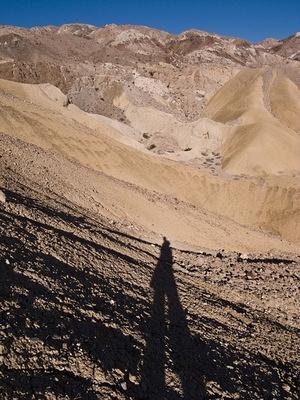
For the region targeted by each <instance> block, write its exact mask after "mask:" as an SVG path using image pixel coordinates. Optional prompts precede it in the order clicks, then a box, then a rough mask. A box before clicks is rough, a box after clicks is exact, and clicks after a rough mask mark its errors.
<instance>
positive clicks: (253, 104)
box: [206, 68, 300, 175]
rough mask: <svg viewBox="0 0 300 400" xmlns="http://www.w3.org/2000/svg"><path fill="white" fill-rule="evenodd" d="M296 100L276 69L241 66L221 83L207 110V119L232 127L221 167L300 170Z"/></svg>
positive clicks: (294, 89) (275, 171) (248, 170)
mask: <svg viewBox="0 0 300 400" xmlns="http://www.w3.org/2000/svg"><path fill="white" fill-rule="evenodd" d="M299 104H300V95H299V89H298V88H297V86H296V85H295V84H294V83H292V82H291V81H290V80H289V79H288V78H286V77H284V76H283V75H282V73H281V72H279V71H277V70H270V69H268V68H261V69H251V70H245V71H242V72H240V73H239V74H238V75H237V76H236V77H235V78H233V79H232V80H230V81H229V82H228V83H227V84H226V85H224V87H223V88H221V89H220V90H219V91H218V92H217V93H216V95H215V96H214V97H213V98H212V99H211V101H210V102H209V104H208V106H207V110H206V114H207V116H208V117H210V118H212V119H214V120H216V121H218V122H222V123H226V124H227V125H228V126H231V131H230V133H229V134H228V136H227V138H226V139H225V140H224V142H223V145H222V146H221V154H222V156H223V168H224V170H225V171H227V172H230V173H233V174H246V175H263V174H278V173H282V172H285V173H290V172H295V171H300V157H299V154H300V137H299V135H298V134H297V131H298V130H299V126H300V114H299V111H298V110H299Z"/></svg>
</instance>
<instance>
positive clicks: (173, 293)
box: [140, 237, 205, 399]
mask: <svg viewBox="0 0 300 400" xmlns="http://www.w3.org/2000/svg"><path fill="white" fill-rule="evenodd" d="M151 287H152V288H153V290H154V297H153V304H152V309H151V316H150V322H149V327H148V334H147V336H146V349H145V353H144V360H143V366H142V370H141V385H140V388H141V390H142V393H143V394H142V398H143V399H180V398H183V399H194V398H195V399H196V398H197V399H201V398H205V392H204V389H203V382H201V381H199V379H197V378H196V377H195V367H196V365H194V360H195V358H194V357H195V349H194V345H193V339H192V336H191V334H190V331H189V328H188V324H187V318H186V313H185V311H184V309H183V307H182V305H181V303H180V299H179V295H178V291H177V287H176V283H175V278H174V273H173V256H172V249H171V247H170V242H169V241H168V240H167V239H166V238H165V237H164V241H163V244H162V246H161V251H160V257H159V260H158V263H157V267H156V269H155V271H154V273H153V276H152V280H151ZM167 370H168V371H171V370H172V371H173V372H174V373H175V374H176V375H177V376H178V377H179V378H180V383H181V389H182V390H181V391H182V395H180V393H178V392H176V391H175V390H174V389H173V390H172V389H171V388H170V387H171V386H173V385H172V377H171V376H166V371H167ZM175 379H176V378H175Z"/></svg>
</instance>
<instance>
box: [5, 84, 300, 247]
mask: <svg viewBox="0 0 300 400" xmlns="http://www.w3.org/2000/svg"><path fill="white" fill-rule="evenodd" d="M31 89H32V93H33V94H32V93H31ZM39 90H40V89H39V87H38V86H34V87H32V88H31V87H30V85H22V84H17V83H12V82H7V81H0V130H1V131H3V132H5V133H8V134H10V135H12V136H15V137H18V138H21V139H22V140H24V141H26V142H29V143H34V144H36V145H38V146H40V147H42V148H44V149H51V150H54V151H56V152H59V153H60V154H62V155H64V156H65V157H68V158H72V159H74V160H76V161H78V162H79V163H81V164H82V165H85V166H87V167H90V168H92V169H95V170H100V171H103V172H104V173H106V174H107V175H109V176H111V177H115V178H118V179H121V180H124V181H126V182H130V183H134V184H136V185H138V186H140V187H141V188H147V189H149V190H154V191H158V192H161V193H166V194H171V195H173V196H175V197H177V198H178V199H181V200H183V201H188V202H190V203H191V204H194V205H196V206H201V207H203V208H205V209H207V210H209V211H211V212H213V213H216V214H220V215H223V216H227V217H230V218H232V219H233V220H235V221H237V222H239V223H242V224H248V225H254V226H259V227H263V228H264V229H267V230H270V231H271V232H274V233H278V234H283V235H284V237H285V238H286V239H289V240H291V241H298V242H299V243H300V229H299V227H300V196H299V193H300V185H299V181H298V180H296V179H292V178H291V179H285V178H283V177H274V178H272V179H271V178H264V179H262V178H251V179H248V178H247V179H241V178H240V179H237V180H236V179H231V178H230V177H228V178H221V177H217V176H211V175H208V174H205V173H202V172H201V171H199V170H197V169H194V168H191V167H187V166H185V165H182V164H179V163H176V162H172V161H167V160H163V159H161V158H159V157H155V156H151V155H148V154H145V153H142V152H141V151H139V150H138V149H134V148H132V147H129V146H126V145H124V144H122V143H119V142H118V141H116V140H114V139H112V138H111V137H110V136H109V135H110V134H111V133H112V129H113V128H112V127H111V126H109V125H105V124H104V123H100V122H99V125H97V124H96V120H94V119H93V124H94V125H93V126H94V129H91V127H89V126H88V125H89V124H88V121H89V117H88V115H87V114H85V113H83V112H81V111H79V110H74V109H72V108H70V109H69V108H66V107H64V106H63V105H61V104H60V103H59V102H58V101H54V100H52V99H50V98H49V96H48V95H46V94H45V93H44V94H43V93H40V92H39ZM53 90H54V89H53ZM37 92H39V94H37ZM103 190H105V187H104V188H103ZM288 221H290V222H288ZM283 227H284V228H283ZM289 227H291V228H289ZM297 227H298V228H297ZM296 228H297V229H296ZM224 229H226V228H225V227H224Z"/></svg>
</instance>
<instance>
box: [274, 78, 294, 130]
mask: <svg viewBox="0 0 300 400" xmlns="http://www.w3.org/2000/svg"><path fill="white" fill-rule="evenodd" d="M299 73H300V71H299ZM270 105H271V109H272V113H273V114H274V115H275V116H276V117H277V118H278V119H279V121H280V122H282V124H284V125H286V126H287V127H288V128H291V129H293V130H294V131H295V132H297V133H298V134H299V135H300V91H299V89H298V87H297V86H296V85H295V83H293V82H292V81H291V80H289V79H288V78H287V77H285V76H284V75H283V74H282V73H278V74H277V75H276V78H275V79H274V83H273V85H272V87H271V90H270Z"/></svg>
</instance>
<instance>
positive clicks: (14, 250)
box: [0, 183, 300, 400]
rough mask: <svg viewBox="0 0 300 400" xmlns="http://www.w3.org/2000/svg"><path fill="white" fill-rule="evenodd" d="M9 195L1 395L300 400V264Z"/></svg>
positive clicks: (0, 216) (3, 248)
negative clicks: (143, 234) (137, 232)
mask: <svg viewBox="0 0 300 400" xmlns="http://www.w3.org/2000/svg"><path fill="white" fill-rule="evenodd" d="M4 193H5V195H6V202H5V203H2V204H1V208H0V238H1V240H0V243H1V244H0V261H1V264H0V266H1V288H0V296H1V348H0V350H1V370H0V371H1V372H0V373H1V375H0V376H1V379H0V382H1V383H0V386H1V393H2V395H1V398H3V399H72V400H73V399H298V398H299V397H298V396H299V386H298V384H299V381H298V378H299V376H298V373H299V330H298V328H299V320H297V318H298V315H299V307H298V302H299V271H300V265H299V259H297V257H295V256H293V257H292V256H289V255H278V254H275V253H274V254H267V255H250V254H247V255H246V254H242V255H241V254H237V253H228V252H225V251H222V250H220V251H219V252H208V251H203V252H192V251H190V252H188V251H180V250H178V249H175V248H172V243H171V244H169V243H168V241H165V242H164V243H162V245H161V246H158V245H155V244H152V243H149V242H146V241H142V240H138V239H136V238H134V237H132V236H130V235H128V234H126V233H125V232H121V231H116V230H115V229H114V227H113V226H111V225H110V223H109V222H108V221H106V220H104V219H103V220H101V219H99V217H97V219H95V218H94V216H93V215H92V214H91V213H89V212H87V211H85V210H83V209H80V208H78V207H77V208H76V207H75V206H74V205H73V204H71V203H67V202H65V204H62V203H61V202H60V201H59V199H57V198H55V197H53V196H52V195H50V194H49V195H48V196H38V194H37V193H36V192H34V191H30V190H29V189H26V188H25V186H24V187H22V186H21V185H19V186H18V187H17V186H14V185H13V184H12V183H10V187H9V188H8V187H6V188H4Z"/></svg>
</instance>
